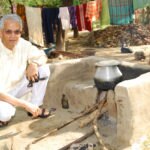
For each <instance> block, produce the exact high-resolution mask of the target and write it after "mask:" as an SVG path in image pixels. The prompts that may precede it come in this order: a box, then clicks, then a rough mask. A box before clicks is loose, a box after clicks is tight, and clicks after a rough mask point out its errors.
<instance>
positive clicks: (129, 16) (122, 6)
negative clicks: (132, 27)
mask: <svg viewBox="0 0 150 150" xmlns="http://www.w3.org/2000/svg"><path fill="white" fill-rule="evenodd" d="M109 12H110V21H111V24H114V25H123V24H130V23H132V22H133V13H134V12H133V1H132V0H109Z"/></svg>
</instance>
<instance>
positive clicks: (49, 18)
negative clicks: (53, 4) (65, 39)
mask: <svg viewBox="0 0 150 150" xmlns="http://www.w3.org/2000/svg"><path fill="white" fill-rule="evenodd" d="M58 14H59V8H42V25H43V32H44V36H45V40H46V44H49V43H54V42H55V40H54V35H53V31H54V29H55V26H56V25H58V27H59V19H58Z"/></svg>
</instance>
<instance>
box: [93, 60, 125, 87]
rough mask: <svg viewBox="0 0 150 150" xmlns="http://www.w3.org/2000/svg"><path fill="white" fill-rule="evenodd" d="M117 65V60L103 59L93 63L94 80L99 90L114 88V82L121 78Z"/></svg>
mask: <svg viewBox="0 0 150 150" xmlns="http://www.w3.org/2000/svg"><path fill="white" fill-rule="evenodd" d="M118 65H119V61H117V60H104V61H100V62H98V63H96V64H95V66H96V73H95V76H94V82H95V85H96V87H97V88H98V89H99V90H109V89H114V87H115V86H116V84H117V83H118V82H120V81H121V80H122V73H121V71H120V70H119V68H118Z"/></svg>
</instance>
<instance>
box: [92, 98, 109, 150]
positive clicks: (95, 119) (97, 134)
mask: <svg viewBox="0 0 150 150" xmlns="http://www.w3.org/2000/svg"><path fill="white" fill-rule="evenodd" d="M101 102H102V103H101V104H100V105H99V108H98V109H99V111H97V114H96V116H95V118H94V120H93V129H94V132H95V135H96V137H97V139H98V141H99V144H100V145H101V146H102V150H108V149H107V148H106V146H105V144H104V143H103V141H102V137H101V135H100V133H99V131H98V125H97V120H98V118H99V116H100V115H101V114H102V113H101V111H102V108H103V107H104V105H105V103H106V102H107V100H106V99H104V100H102V101H101Z"/></svg>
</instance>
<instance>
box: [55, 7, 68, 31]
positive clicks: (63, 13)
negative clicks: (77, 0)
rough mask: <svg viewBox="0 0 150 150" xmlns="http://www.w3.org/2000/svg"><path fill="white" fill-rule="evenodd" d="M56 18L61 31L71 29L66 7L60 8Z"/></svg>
mask: <svg viewBox="0 0 150 150" xmlns="http://www.w3.org/2000/svg"><path fill="white" fill-rule="evenodd" d="M58 18H60V20H61V24H62V29H63V30H67V29H70V28H71V24H70V14H69V10H68V7H60V8H59V15H58Z"/></svg>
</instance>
